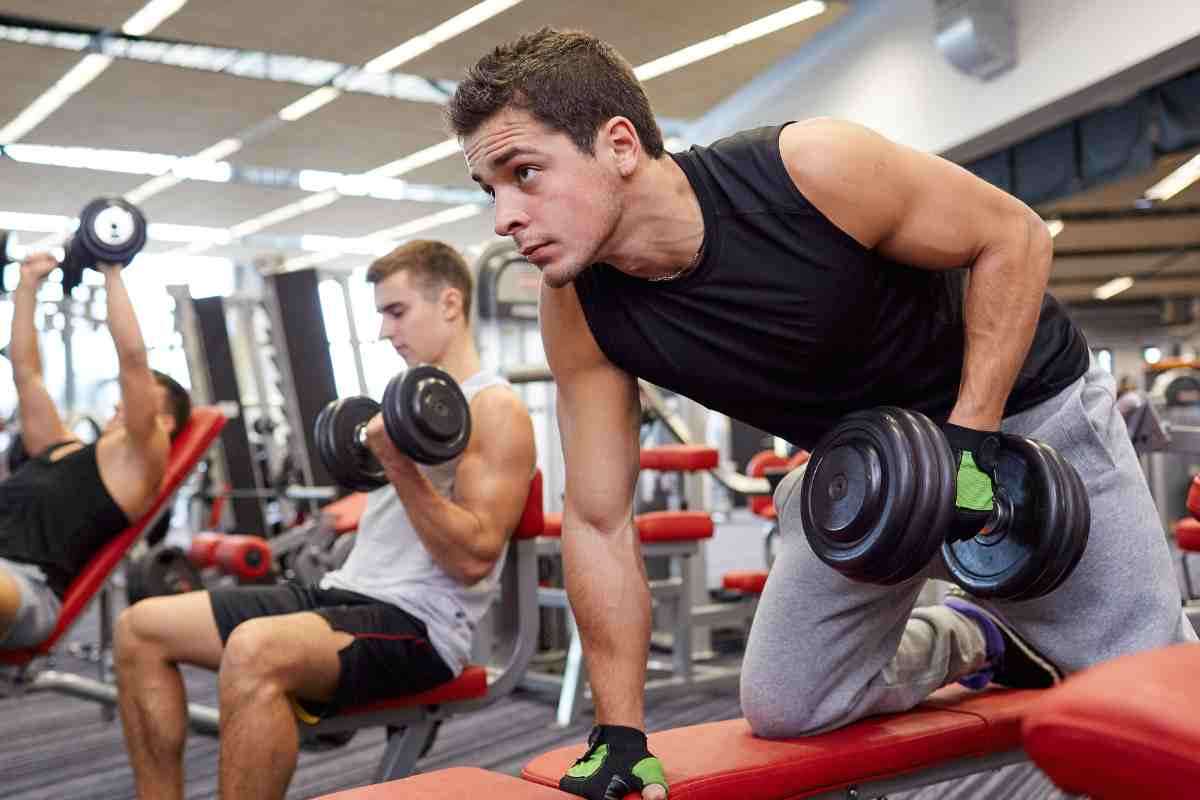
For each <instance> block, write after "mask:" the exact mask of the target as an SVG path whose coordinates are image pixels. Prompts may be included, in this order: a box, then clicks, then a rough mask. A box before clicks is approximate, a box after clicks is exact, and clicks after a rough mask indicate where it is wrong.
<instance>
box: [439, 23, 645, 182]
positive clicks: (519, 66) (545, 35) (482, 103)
mask: <svg viewBox="0 0 1200 800" xmlns="http://www.w3.org/2000/svg"><path fill="white" fill-rule="evenodd" d="M509 107H511V108H515V109H520V110H522V111H528V112H529V113H530V114H531V115H532V116H533V118H534V119H536V120H538V121H539V122H541V123H542V124H543V125H545V126H546V127H548V128H550V129H551V130H553V131H559V132H561V133H564V134H566V135H567V136H568V137H569V138H570V139H571V141H572V142H574V143H575V146H576V147H578V148H579V150H580V152H583V153H587V154H588V155H595V140H596V131H598V130H600V126H601V125H603V124H604V123H605V122H607V121H608V120H610V119H612V118H613V117H626V118H627V119H628V120H629V121H630V122H632V123H633V127H634V130H636V131H637V134H638V138H640V139H641V140H642V149H643V150H645V151H646V153H647V155H649V156H650V157H651V158H659V157H660V156H662V154H663V152H664V151H663V138H662V131H661V130H659V128H658V122H656V121H655V119H654V112H653V111H651V110H650V101H649V100H648V99H646V92H645V91H644V90H643V89H642V84H641V83H640V82H639V81H638V79H637V77H636V76H635V75H634V74H633V67H631V66H630V65H629V62H628V61H626V60H625V59H624V57H622V56H621V54H620V53H618V52H617V51H616V50H615V49H613V47H612V46H611V45H609V44H608V43H606V42H602V41H600V40H599V39H597V38H596V37H595V36H592V35H591V34H588V33H584V32H583V31H560V30H556V29H554V28H542V29H541V30H539V31H536V32H534V33H527V34H525V35H524V36H522V37H520V38H519V39H517V40H516V41H513V42H510V43H508V44H502V45H500V46H499V47H497V48H496V49H495V50H493V51H492V52H490V53H488V54H487V55H485V56H484V57H483V58H481V59H479V61H478V63H476V64H475V66H473V67H471V68H470V69H469V70H468V71H467V77H466V79H465V80H463V81H462V83H460V84H458V88H457V89H455V91H454V96H453V97H451V98H450V102H449V103H447V104H446V111H445V114H446V121H447V124H449V126H450V129H451V130H452V131H453V132H454V135H455V136H458V137H459V138H463V137H466V136H470V135H471V134H473V133H474V132H475V131H477V130H479V126H481V125H483V123H485V122H487V121H488V120H489V119H491V118H492V117H493V116H494V115H495V114H496V113H498V112H499V111H501V110H503V109H505V108H509Z"/></svg>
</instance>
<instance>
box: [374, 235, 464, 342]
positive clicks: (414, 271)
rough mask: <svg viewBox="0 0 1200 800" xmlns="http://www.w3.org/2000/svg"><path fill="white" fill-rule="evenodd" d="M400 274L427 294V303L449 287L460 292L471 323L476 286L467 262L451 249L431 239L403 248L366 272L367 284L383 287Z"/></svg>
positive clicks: (406, 245) (375, 262)
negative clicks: (388, 279)
mask: <svg viewBox="0 0 1200 800" xmlns="http://www.w3.org/2000/svg"><path fill="white" fill-rule="evenodd" d="M397 272H407V273H408V274H409V275H410V276H412V280H413V282H414V283H415V284H416V285H417V286H419V287H420V288H421V289H422V291H424V293H425V299H427V300H429V301H431V302H432V301H434V300H436V299H437V296H438V293H439V292H441V291H442V289H444V288H446V287H450V288H452V289H458V291H459V292H461V293H462V298H463V301H462V304H463V319H465V320H466V321H467V322H470V321H471V293H472V291H473V289H474V285H475V282H474V281H473V280H472V279H471V268H470V267H469V266H468V265H467V261H466V259H465V258H463V257H462V255H461V254H460V253H459V252H458V251H457V250H455V249H454V248H453V247H451V246H450V245H448V244H445V243H444V242H435V241H431V240H429V239H417V240H415V241H412V242H408V243H407V244H402V245H400V246H399V247H397V248H396V249H395V250H393V251H392V252H390V253H388V254H387V255H386V256H380V257H379V258H377V259H375V261H374V262H372V263H371V266H370V267H368V268H367V283H380V282H381V281H383V280H385V279H387V278H390V277H391V276H392V275H395V274H396V273H397Z"/></svg>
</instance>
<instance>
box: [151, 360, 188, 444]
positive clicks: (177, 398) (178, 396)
mask: <svg viewBox="0 0 1200 800" xmlns="http://www.w3.org/2000/svg"><path fill="white" fill-rule="evenodd" d="M150 371H151V372H153V373H154V380H156V381H158V385H159V386H161V387H163V388H164V389H166V390H167V411H168V412H169V413H170V414H171V417H172V418H173V419H174V420H175V430H173V431H171V441H175V437H176V436H178V435H179V434H181V433H183V429H184V426H186V425H187V424H188V420H189V419H191V418H192V396H191V395H190V394H188V390H187V389H185V388H183V387H182V386H180V385H179V382H178V381H176V380H175V379H174V378H172V377H171V376H170V375H168V374H166V373H165V372H159V371H158V370H156V369H152V370H150Z"/></svg>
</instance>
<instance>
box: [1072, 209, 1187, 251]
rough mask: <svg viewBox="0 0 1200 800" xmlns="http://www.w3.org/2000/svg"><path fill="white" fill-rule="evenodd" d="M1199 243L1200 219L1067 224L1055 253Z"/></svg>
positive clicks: (1177, 218)
mask: <svg viewBox="0 0 1200 800" xmlns="http://www.w3.org/2000/svg"><path fill="white" fill-rule="evenodd" d="M1198 241H1200V215H1197V216H1195V217H1159V218H1152V217H1151V218H1146V219H1134V220H1104V221H1097V222H1070V223H1067V224H1066V225H1065V226H1064V227H1063V230H1062V233H1060V234H1059V235H1058V236H1056V237H1055V238H1054V249H1055V250H1060V251H1061V250H1076V249H1096V248H1109V247H1136V246H1138V245H1147V246H1169V245H1181V244H1188V243H1190V242H1198Z"/></svg>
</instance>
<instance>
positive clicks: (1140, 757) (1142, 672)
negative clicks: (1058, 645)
mask: <svg viewBox="0 0 1200 800" xmlns="http://www.w3.org/2000/svg"><path fill="white" fill-rule="evenodd" d="M1197 674H1200V644H1180V645H1174V646H1172V647H1166V648H1162V649H1160V650H1152V651H1149V652H1145V653H1137V654H1135V655H1129V656H1122V657H1121V658H1116V659H1113V660H1112V661H1109V662H1106V663H1104V664H1099V665H1097V666H1095V667H1092V668H1091V669H1088V670H1084V671H1083V672H1080V673H1077V674H1075V675H1072V676H1071V677H1070V678H1068V679H1067V680H1066V681H1064V682H1063V684H1062V685H1061V686H1058V687H1056V688H1054V689H1052V690H1050V691H1049V692H1046V693H1045V696H1044V697H1043V698H1041V699H1040V700H1039V702H1038V704H1037V706H1036V707H1035V708H1034V709H1033V710H1032V711H1030V712H1029V714H1028V715H1027V716H1026V718H1025V721H1024V723H1023V725H1022V729H1023V735H1024V741H1025V749H1026V750H1027V751H1028V752H1029V755H1030V756H1031V757H1032V758H1033V760H1034V761H1035V762H1036V763H1037V765H1038V766H1039V767H1041V768H1042V770H1043V771H1044V772H1045V773H1046V774H1047V775H1049V776H1050V778H1051V780H1053V781H1054V782H1055V783H1056V784H1058V786H1059V787H1060V788H1062V789H1063V790H1065V791H1068V792H1074V793H1077V794H1086V795H1089V796H1091V797H1093V798H1097V799H1098V800H1152V798H1184V797H1200V682H1197V681H1196V676H1197Z"/></svg>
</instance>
